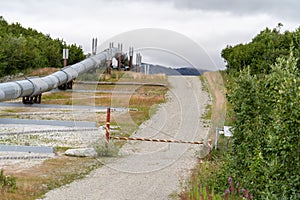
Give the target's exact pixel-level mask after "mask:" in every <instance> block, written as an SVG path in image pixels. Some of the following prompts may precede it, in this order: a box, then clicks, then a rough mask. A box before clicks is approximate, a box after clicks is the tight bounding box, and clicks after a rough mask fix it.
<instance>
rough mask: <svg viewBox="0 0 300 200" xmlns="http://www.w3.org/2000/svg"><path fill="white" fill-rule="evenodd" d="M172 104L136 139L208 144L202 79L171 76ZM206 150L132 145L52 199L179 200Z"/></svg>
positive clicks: (48, 196) (51, 195)
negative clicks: (202, 116) (198, 157)
mask: <svg viewBox="0 0 300 200" xmlns="http://www.w3.org/2000/svg"><path fill="white" fill-rule="evenodd" d="M168 79H169V82H170V90H169V92H168V93H167V97H168V100H167V102H166V103H164V104H162V105H160V106H159V108H158V111H157V112H156V114H154V115H153V117H152V118H151V119H150V120H148V121H146V122H145V123H143V124H142V125H141V126H140V129H139V130H138V131H137V132H136V133H134V134H133V135H132V137H147V138H158V139H178V140H187V141H198V140H202V139H204V140H206V139H207V137H208V131H209V130H208V128H204V126H203V124H202V122H201V115H202V114H203V113H204V112H205V106H206V104H207V102H208V99H209V97H208V94H207V93H206V92H204V91H202V90H201V82H200V80H199V78H198V77H192V76H171V77H169V78H168ZM203 149H206V148H205V147H204V146H203V145H192V144H169V143H154V142H127V143H126V145H124V146H123V147H122V149H121V150H120V155H121V156H120V157H118V158H109V159H105V160H102V161H103V163H104V165H103V167H101V168H99V169H97V170H95V171H94V172H92V173H91V174H90V175H89V176H88V177H86V178H84V179H82V180H78V181H75V182H73V183H71V184H69V185H67V186H64V187H62V188H59V189H55V190H52V191H50V192H48V193H47V194H46V195H45V199H47V200H50V199H51V200H56V199H68V200H70V199H74V200H75V199H76V200H78V199H89V200H90V199H95V200H96V199H97V200H99V199H104V200H108V199H112V200H117V199H120V200H121V199H122V200H125V199H130V200H131V199H147V200H148V199H174V198H175V199H176V195H174V194H177V193H178V192H180V190H181V187H180V182H182V180H184V179H185V178H187V176H188V175H189V172H190V169H192V168H193V166H194V165H195V164H196V154H197V153H199V152H202V153H203V152H204V151H205V150H203Z"/></svg>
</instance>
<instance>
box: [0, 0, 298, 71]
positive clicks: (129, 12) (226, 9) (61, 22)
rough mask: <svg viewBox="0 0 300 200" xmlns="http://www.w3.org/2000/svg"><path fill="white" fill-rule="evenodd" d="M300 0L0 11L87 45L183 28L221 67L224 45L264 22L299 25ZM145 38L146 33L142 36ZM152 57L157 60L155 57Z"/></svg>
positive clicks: (55, 2) (172, 0) (51, 1)
mask: <svg viewBox="0 0 300 200" xmlns="http://www.w3.org/2000/svg"><path fill="white" fill-rule="evenodd" d="M299 10H300V1H299V0H107V1H105V0H1V1H0V15H2V16H3V17H4V19H6V20H7V21H8V22H9V23H12V22H20V23H21V25H23V26H24V27H31V28H34V29H36V30H38V31H41V32H43V33H45V34H50V36H51V37H53V38H60V39H64V40H66V41H67V42H68V43H76V44H78V45H81V46H82V47H83V49H84V51H85V52H90V51H91V40H92V38H93V37H98V44H99V43H101V42H104V41H106V40H108V39H110V38H112V37H113V36H116V35H119V34H122V33H124V32H128V31H132V30H135V29H142V28H159V29H167V30H170V31H174V32H176V33H179V34H183V35H184V36H186V37H187V38H190V39H191V40H193V41H195V42H196V43H197V44H198V45H199V46H201V47H202V48H203V49H204V50H205V51H206V52H207V54H208V56H209V57H210V58H211V59H212V60H213V62H214V64H215V65H216V66H217V67H219V68H222V67H223V66H224V62H223V60H222V58H221V56H220V52H221V50H222V49H223V48H225V47H226V45H234V44H238V43H245V42H249V41H251V39H252V38H253V37H254V36H255V35H256V34H258V33H259V32H260V31H261V30H263V29H264V28H266V27H269V28H275V27H276V26H277V24H278V23H279V22H281V23H282V24H283V25H284V26H283V28H282V30H283V31H284V30H291V31H293V30H295V29H296V28H297V27H299V26H300V23H299V22H300V20H299V19H300V12H299ZM144 39H145V40H147V37H146V36H145V37H144ZM156 62H159V61H157V60H156Z"/></svg>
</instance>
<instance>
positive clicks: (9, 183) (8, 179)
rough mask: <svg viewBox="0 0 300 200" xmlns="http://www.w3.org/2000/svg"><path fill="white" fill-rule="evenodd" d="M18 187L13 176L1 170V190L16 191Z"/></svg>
mask: <svg viewBox="0 0 300 200" xmlns="http://www.w3.org/2000/svg"><path fill="white" fill-rule="evenodd" d="M16 189H17V181H16V178H15V177H13V176H5V175H4V173H3V170H0V191H3V192H4V191H7V192H14V191H15V190H16Z"/></svg>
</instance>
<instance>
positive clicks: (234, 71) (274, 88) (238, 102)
mask: <svg viewBox="0 0 300 200" xmlns="http://www.w3.org/2000/svg"><path fill="white" fill-rule="evenodd" d="M279 25H280V24H279ZM299 36H300V27H299V28H298V29H297V30H296V31H295V32H288V31H286V32H285V33H283V34H282V33H280V26H278V27H277V28H276V29H273V30H272V31H271V30H270V29H268V28H267V29H266V30H264V31H262V32H261V33H260V34H259V35H257V36H256V37H255V38H254V39H253V40H252V42H251V43H249V44H244V45H243V44H240V45H237V46H235V47H227V48H226V49H224V50H223V51H222V56H223V58H224V59H225V60H226V62H227V67H228V69H227V70H226V71H225V72H224V73H222V75H223V78H224V84H225V86H226V89H227V101H228V102H227V105H226V111H227V112H226V114H227V118H226V125H232V127H233V128H232V132H233V138H232V139H231V141H230V145H229V148H228V149H227V148H224V142H225V138H224V137H220V140H219V142H221V144H220V143H219V145H218V149H217V150H214V151H213V152H212V155H211V157H212V159H211V160H210V161H207V159H204V162H200V163H199V164H198V165H197V166H196V168H195V170H194V172H193V175H192V177H191V178H190V180H189V183H188V184H187V187H186V190H187V191H186V192H183V194H182V199H201V198H202V197H201V196H203V195H204V194H205V195H210V197H209V198H208V199H218V197H214V195H221V197H222V199H251V198H253V199H300V192H299V188H300V180H299V179H300V178H299V177H300V176H299V175H300V174H299V172H300V156H299V151H300V146H299V144H300V142H299V133H300V131H299V130H300V120H299V116H300V109H299V104H300V71H299V69H300V68H299V66H300V65H299V56H300V54H299V52H300V40H299V39H300V37H299ZM210 92H212V91H210ZM212 120H214V117H212ZM215 192H216V194H214V193H215Z"/></svg>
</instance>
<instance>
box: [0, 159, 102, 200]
mask: <svg viewBox="0 0 300 200" xmlns="http://www.w3.org/2000/svg"><path fill="white" fill-rule="evenodd" d="M100 165H101V163H100V161H98V160H97V159H92V158H75V157H65V156H59V157H57V158H52V159H48V160H46V161H44V162H43V163H42V164H41V165H38V166H34V167H33V168H30V169H28V170H25V171H22V172H19V173H13V172H8V173H9V174H12V175H13V176H15V177H16V178H17V186H18V189H17V190H16V192H15V193H2V194H1V196H0V199H14V200H26V199H36V198H40V197H42V196H43V194H45V193H46V192H47V191H49V190H51V189H54V188H57V187H60V186H62V185H65V184H68V183H71V182H72V181H74V180H76V179H79V178H83V177H85V175H87V174H88V173H89V172H90V171H92V170H93V169H95V168H97V167H99V166H100Z"/></svg>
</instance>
